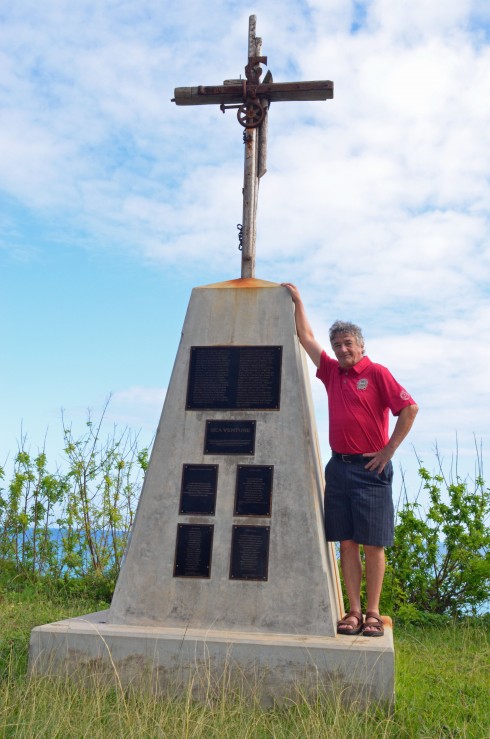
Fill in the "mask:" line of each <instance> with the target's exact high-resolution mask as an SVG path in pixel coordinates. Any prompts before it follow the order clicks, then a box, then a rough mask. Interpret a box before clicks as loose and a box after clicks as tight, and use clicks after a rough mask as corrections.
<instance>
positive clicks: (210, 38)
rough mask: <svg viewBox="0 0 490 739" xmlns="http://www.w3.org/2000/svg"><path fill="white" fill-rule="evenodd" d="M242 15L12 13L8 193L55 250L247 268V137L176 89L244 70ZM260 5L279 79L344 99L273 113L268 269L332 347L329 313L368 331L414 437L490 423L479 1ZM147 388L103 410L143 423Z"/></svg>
mask: <svg viewBox="0 0 490 739" xmlns="http://www.w3.org/2000/svg"><path fill="white" fill-rule="evenodd" d="M363 7H364V8H365V13H363V12H362V8H363ZM248 12H249V9H248V7H247V5H246V3H245V2H242V1H241V0H237V1H236V2H229V3H226V4H223V3H219V2H214V0H211V2H209V3H207V4H206V6H205V7H204V6H203V4H202V3H199V2H197V1H196V0H182V2H180V3H176V2H175V3H166V4H164V5H162V4H161V3H158V2H156V0H141V2H139V3H134V2H129V0H125V1H123V2H119V3H117V4H111V3H109V4H108V3H93V2H89V0H82V1H81V2H77V3H75V4H74V3H71V2H68V1H67V0H61V1H59V0H58V1H57V2H54V1H49V0H48V1H47V2H43V3H42V4H38V3H34V2H29V1H26V2H23V3H21V4H16V5H12V6H11V7H10V8H9V10H8V11H6V12H5V14H4V23H3V26H2V29H0V48H1V49H2V51H1V57H0V90H1V91H0V95H1V103H2V107H3V110H4V113H3V117H2V123H1V130H0V158H1V161H2V167H1V168H0V189H1V191H3V194H4V199H5V201H6V202H7V203H9V202H13V203H17V204H19V207H20V209H22V208H25V209H27V211H29V212H31V213H33V214H34V215H35V216H36V218H37V219H38V220H39V222H40V223H41V224H42V223H43V222H44V223H45V224H46V229H47V230H49V232H50V234H51V236H52V238H53V239H55V240H56V239H57V240H58V242H60V241H61V240H62V239H63V241H64V242H66V243H68V244H73V243H77V244H79V245H80V246H86V247H88V248H92V249H93V248H104V249H105V248H107V249H111V250H113V251H114V252H115V254H116V255H117V252H118V251H121V252H129V253H131V254H132V255H133V257H134V258H135V259H139V260H141V261H143V262H145V263H150V264H157V265H159V266H161V265H164V266H170V267H171V268H172V269H175V268H177V269H179V270H182V271H185V270H189V269H190V270H194V271H195V272H196V273H197V274H199V270H200V269H203V270H204V269H205V270H206V271H209V270H215V271H216V274H217V275H219V276H220V278H221V277H222V275H223V271H224V272H225V273H228V275H229V277H235V276H238V274H239V254H238V252H237V245H238V238H237V231H236V224H237V223H238V222H240V221H241V215H242V214H241V187H242V156H243V152H242V144H241V134H242V131H241V128H240V127H239V126H238V124H237V123H236V120H235V118H234V111H230V112H227V114H226V115H225V116H222V115H221V113H220V111H219V109H218V108H217V107H216V106H209V107H208V106H202V107H195V108H177V107H176V106H175V105H174V104H172V103H170V98H171V97H172V95H173V89H174V87H176V86H187V85H197V84H218V83H220V82H221V81H222V80H223V79H225V78H229V77H234V76H238V75H240V74H243V67H244V65H245V62H246V38H247V25H246V24H247V16H248ZM256 12H257V15H258V26H257V31H258V34H259V35H260V36H262V37H263V53H264V54H266V55H267V56H268V58H269V67H270V69H271V70H272V72H273V74H274V78H275V79H276V80H292V79H332V80H334V83H335V98H334V100H329V101H326V102H318V103H295V104H293V103H284V104H282V103H277V104H273V105H272V106H271V111H270V129H269V130H270V143H269V162H268V167H269V172H268V174H267V175H266V177H265V178H264V179H263V181H262V182H261V186H260V202H259V213H258V216H259V220H258V254H257V265H258V266H257V272H258V276H259V277H263V278H264V279H271V280H274V281H281V280H282V279H292V280H293V281H296V282H297V283H298V285H300V287H301V288H302V291H303V293H304V297H305V300H306V302H307V304H308V306H309V310H310V312H311V316H312V322H313V323H314V326H315V328H317V327H318V328H317V330H318V332H319V334H320V335H321V336H322V337H324V336H325V333H326V329H325V325H327V326H328V324H329V322H330V321H331V320H334V318H336V317H347V318H351V319H353V320H356V321H358V322H359V323H361V324H362V325H364V326H365V327H366V336H367V338H368V341H369V339H371V341H370V343H371V345H372V347H373V358H374V359H377V360H378V361H381V362H383V360H384V362H386V364H388V366H390V368H392V367H395V369H396V370H397V372H395V375H398V374H400V379H402V377H401V375H403V376H404V377H407V378H408V381H407V382H406V384H407V386H409V389H410V390H411V391H412V392H413V393H414V395H416V396H417V398H422V401H423V402H421V406H423V411H422V412H421V417H422V419H423V420H422V421H419V420H418V421H417V423H418V424H419V427H420V429H421V431H420V432H418V431H417V432H416V433H420V435H421V438H424V443H425V440H426V439H427V438H434V439H435V438H437V436H438V434H440V433H444V434H446V436H447V437H449V435H452V434H453V429H454V428H460V429H463V431H464V432H465V433H467V434H471V433H472V432H473V431H475V432H476V433H477V434H479V433H482V434H483V433H485V434H488V430H489V427H488V422H487V421H486V420H485V418H483V415H484V414H483V412H482V409H483V408H484V407H485V404H487V407H488V400H489V398H488V391H487V390H486V389H485V388H486V380H485V369H484V368H485V366H486V365H487V364H488V359H489V357H488V352H487V349H486V345H485V344H486V342H485V341H484V337H485V336H487V335H488V325H489V322H488V319H489V318H490V316H489V315H488V307H487V306H488V297H489V278H490V270H489V259H490V257H489V254H490V249H489V244H488V232H489V228H488V227H489V215H490V176H489V175H490V126H489V119H490V96H489V95H488V80H489V78H490V43H489V34H488V26H486V25H485V24H484V22H483V21H484V20H485V19H486V22H488V20H489V16H488V8H487V7H486V5H485V4H484V3H477V2H470V0H448V2H445V3H436V2H427V1H426V0H414V1H413V2H410V3H409V2H405V1H400V2H388V1H387V0H373V2H371V3H367V4H365V6H362V5H361V4H357V3H348V2H344V1H343V0H342V1H341V0H328V1H327V2H324V1H323V0H322V1H321V2H320V0H314V1H313V2H311V1H310V2H307V3H303V2H301V3H299V2H296V1H294V0H290V1H289V2H285V3H281V4H280V5H274V4H271V3H262V2H259V3H258V5H257V11H256ZM352 24H354V26H355V33H352V32H351V29H352V27H353V25H352ZM2 231H3V236H2V241H3V249H4V250H5V249H6V248H11V249H12V250H14V249H16V250H18V251H19V250H21V251H22V253H25V252H26V251H27V250H28V248H29V245H28V244H26V243H24V242H23V241H22V239H23V233H22V224H21V223H19V221H18V218H17V215H16V213H15V212H14V211H13V210H12V211H9V210H7V211H6V212H5V214H4V215H3V216H2ZM6 234H7V236H6ZM196 282H199V278H198V277H197V278H196ZM371 337H372V338H371ZM374 355H375V356H374ZM384 362H383V363H384ZM398 369H399V370H400V372H398ZM125 393H126V395H125ZM158 393H162V391H148V390H144V389H141V388H140V389H138V388H136V389H133V390H132V391H131V392H130V391H129V390H127V391H121V393H117V394H116V395H115V396H114V399H113V404H114V405H117V408H118V410H117V413H116V411H114V412H115V413H116V415H119V416H120V417H121V418H123V419H127V421H126V422H128V423H129V422H131V423H133V422H134V421H136V425H139V424H138V422H137V419H138V418H143V419H149V418H150V416H151V418H154V416H152V415H151V414H154V413H155V408H156V407H157V405H158V406H159V405H160V404H161V403H160V401H158V398H157V395H158ZM148 397H153V398H154V399H153V400H151V401H148V402H147V400H145V398H146V399H147V398H148ZM143 409H149V410H148V413H147V411H146V410H143ZM158 412H159V411H158ZM146 422H147V420H145V421H144V423H146ZM148 423H150V421H148ZM442 430H443V431H442Z"/></svg>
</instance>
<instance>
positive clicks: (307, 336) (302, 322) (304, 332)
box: [282, 282, 323, 367]
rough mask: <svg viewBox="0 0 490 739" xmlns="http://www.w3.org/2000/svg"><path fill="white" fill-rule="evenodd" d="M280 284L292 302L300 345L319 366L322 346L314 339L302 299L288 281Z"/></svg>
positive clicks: (316, 365) (296, 289)
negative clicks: (287, 291)
mask: <svg viewBox="0 0 490 739" xmlns="http://www.w3.org/2000/svg"><path fill="white" fill-rule="evenodd" d="M282 286H283V287H285V288H286V289H287V290H289V293H290V295H291V298H292V300H293V303H294V318H295V321H296V331H297V332H298V338H299V340H300V342H301V345H302V347H303V349H304V350H305V352H306V353H307V354H308V356H309V358H310V359H311V361H312V362H313V364H314V365H315V367H319V366H320V358H321V356H322V351H323V348H322V346H321V345H320V344H319V343H318V341H317V340H316V339H315V335H314V333H313V329H312V328H311V326H310V322H309V321H308V318H307V316H306V311H305V306H304V305H303V301H302V300H301V296H300V294H299V290H298V288H297V287H295V285H292V284H291V283H290V282H283V283H282Z"/></svg>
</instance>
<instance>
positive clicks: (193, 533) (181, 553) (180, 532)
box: [174, 523, 214, 578]
mask: <svg viewBox="0 0 490 739" xmlns="http://www.w3.org/2000/svg"><path fill="white" fill-rule="evenodd" d="M213 531H214V526H211V525H206V524H187V523H179V524H178V526H177V542H176V544H175V563H174V577H205V578H209V577H210V576H211V553H212V549H213Z"/></svg>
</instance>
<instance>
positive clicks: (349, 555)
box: [340, 539, 362, 629]
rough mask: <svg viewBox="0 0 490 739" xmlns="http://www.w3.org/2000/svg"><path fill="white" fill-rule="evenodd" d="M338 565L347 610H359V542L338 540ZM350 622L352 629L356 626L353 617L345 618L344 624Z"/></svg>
mask: <svg viewBox="0 0 490 739" xmlns="http://www.w3.org/2000/svg"><path fill="white" fill-rule="evenodd" d="M340 566H341V567H342V575H343V576H344V583H345V589H346V591H347V598H348V600H349V611H361V579H362V564H361V556H360V553H359V544H357V542H355V541H352V539H345V540H344V541H341V542H340ZM350 623H352V628H353V629H354V628H355V627H356V626H357V622H356V620H355V619H354V618H349V619H347V621H346V624H347V625H349V624H350Z"/></svg>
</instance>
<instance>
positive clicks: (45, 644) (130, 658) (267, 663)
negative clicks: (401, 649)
mask: <svg viewBox="0 0 490 739" xmlns="http://www.w3.org/2000/svg"><path fill="white" fill-rule="evenodd" d="M108 615H109V611H101V612H99V613H92V614H90V615H88V616H83V617H77V618H71V619H67V620H65V621H59V622H56V623H51V624H48V625H46V626H38V627H37V628H35V629H34V630H33V631H32V634H31V643H30V655H29V665H30V673H31V675H45V674H50V675H59V676H63V677H70V678H73V679H75V680H87V678H93V677H95V678H96V679H98V680H99V679H102V680H104V681H114V682H117V684H118V685H123V686H128V685H132V686H134V687H135V688H143V689H147V688H148V687H150V688H151V690H152V691H153V692H157V693H160V694H165V695H175V694H182V692H183V691H186V690H191V692H192V695H193V697H194V698H195V699H197V700H202V699H204V698H206V699H208V698H209V697H211V696H213V695H219V694H220V692H221V691H222V689H223V687H227V688H237V689H239V690H240V691H241V692H242V693H243V694H245V695H247V696H249V697H251V698H253V699H258V700H259V701H260V702H261V704H262V705H264V706H268V705H271V704H273V703H276V702H278V703H282V702H284V701H288V700H296V699H298V697H299V696H305V697H308V698H309V699H315V698H316V697H318V696H324V697H325V696H326V695H334V696H336V697H338V696H340V697H341V699H342V701H343V702H347V703H352V702H360V703H361V704H366V703H368V702H369V703H372V702H378V703H380V704H381V705H383V706H384V707H385V708H387V709H388V710H389V709H390V707H391V706H392V704H393V699H394V650H393V632H392V629H391V627H390V625H389V624H390V620H389V619H386V620H385V634H384V636H383V637H377V638H367V637H363V636H353V637H347V636H337V637H325V636H308V635H297V636H293V635H291V634H284V635H282V634H276V635H270V634H267V635H263V634H258V633H251V632H244V631H240V632H237V631H214V630H212V629H208V630H204V629H196V628H189V629H183V628H170V627H162V626H129V625H120V624H110V623H107V622H106V619H107V617H108Z"/></svg>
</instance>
